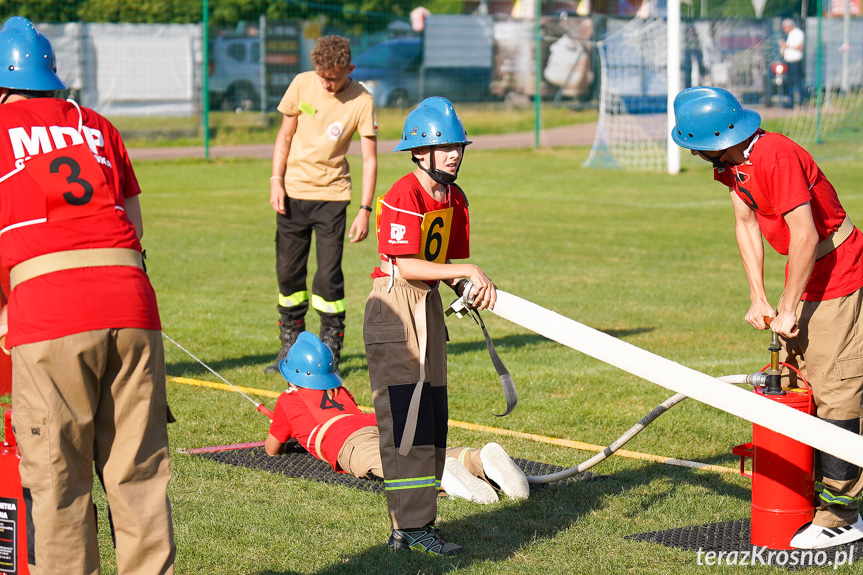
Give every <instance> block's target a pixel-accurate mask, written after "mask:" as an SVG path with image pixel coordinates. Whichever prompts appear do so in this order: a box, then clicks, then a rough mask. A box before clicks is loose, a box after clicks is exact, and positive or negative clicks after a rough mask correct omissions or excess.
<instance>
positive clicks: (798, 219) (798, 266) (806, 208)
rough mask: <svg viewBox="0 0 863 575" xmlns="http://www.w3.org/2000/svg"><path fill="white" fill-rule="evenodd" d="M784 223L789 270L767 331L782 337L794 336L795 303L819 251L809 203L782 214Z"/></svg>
mask: <svg viewBox="0 0 863 575" xmlns="http://www.w3.org/2000/svg"><path fill="white" fill-rule="evenodd" d="M782 217H784V218H785V223H787V224H788V230H789V231H790V233H791V240H790V242H789V245H788V271H787V278H786V280H785V291H784V292H783V294H782V301H781V302H779V308H778V309H777V312H778V313H777V315H776V319H775V320H774V321H773V323H771V324H770V329H772V330H773V331H774V332H776V333H778V334H779V335H782V336H785V337H796V336H797V334H798V333H799V330H798V329H797V327H796V326H797V304H798V303H799V302H800V299H801V298H802V297H803V292H804V291H806V284H808V283H809V278H810V277H811V276H812V269H813V268H814V267H815V252H816V250H817V249H818V230H817V229H816V228H815V220H813V218H812V207H811V206H810V205H809V202H806V203H805V204H801V205H799V206H797V207H796V208H794V209H793V210H791V211H790V212H787V213H785V214H783V216H782Z"/></svg>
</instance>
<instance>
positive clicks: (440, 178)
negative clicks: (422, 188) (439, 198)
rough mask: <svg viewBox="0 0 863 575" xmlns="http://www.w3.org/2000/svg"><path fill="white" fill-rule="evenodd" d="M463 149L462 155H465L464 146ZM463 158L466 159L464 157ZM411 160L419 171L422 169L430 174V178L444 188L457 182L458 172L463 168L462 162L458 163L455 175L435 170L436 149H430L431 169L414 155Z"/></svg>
mask: <svg viewBox="0 0 863 575" xmlns="http://www.w3.org/2000/svg"><path fill="white" fill-rule="evenodd" d="M461 149H462V154H464V146H462V148H461ZM462 158H464V156H462ZM411 160H413V163H414V164H416V165H417V167H418V168H419V169H421V170H422V171H424V172H425V173H426V174H428V177H430V178H431V179H432V180H434V181H435V182H437V183H438V184H441V185H444V186H446V185H449V184H452V183H453V182H455V179H456V178H457V177H458V171H459V169H460V168H461V162H459V163H458V167H457V168H456V169H455V173H454V174H450V173H449V172H445V171H443V170H438V169H437V168H435V163H434V148H430V153H429V164H430V167H428V168H426V167H425V166H423V165H422V164H421V163H420V160H419V158H417V157H416V156H413V155H412V156H411Z"/></svg>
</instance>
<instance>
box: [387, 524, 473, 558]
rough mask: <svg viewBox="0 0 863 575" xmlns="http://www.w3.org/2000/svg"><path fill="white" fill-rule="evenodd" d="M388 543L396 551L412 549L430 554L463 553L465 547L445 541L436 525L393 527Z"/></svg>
mask: <svg viewBox="0 0 863 575" xmlns="http://www.w3.org/2000/svg"><path fill="white" fill-rule="evenodd" d="M387 545H388V546H389V548H390V549H395V550H396V551H406V550H409V549H412V550H414V551H420V552H422V553H428V554H429V555H446V556H452V555H463V554H464V553H466V551H465V550H464V547H462V546H461V545H456V544H455V543H449V542H447V541H444V538H443V537H441V534H440V531H438V530H437V529H435V527H434V525H429V526H427V527H423V528H422V529H404V530H402V529H393V533H392V535H390V539H389V541H387Z"/></svg>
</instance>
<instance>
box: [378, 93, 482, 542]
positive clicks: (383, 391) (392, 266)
mask: <svg viewBox="0 0 863 575" xmlns="http://www.w3.org/2000/svg"><path fill="white" fill-rule="evenodd" d="M468 144H470V141H469V140H468V139H467V133H466V132H465V129H464V125H463V124H462V122H461V119H460V118H459V117H458V115H457V114H456V112H455V109H454V108H453V105H452V103H450V101H449V100H447V99H445V98H438V97H433V98H426V99H425V100H423V101H422V102H420V104H419V105H418V106H417V107H416V109H414V110H413V111H412V112H411V113H410V114H408V117H407V118H406V120H405V125H404V129H403V132H402V138H401V140H400V141H399V143H398V145H397V146H396V147H395V151H407V152H409V153H410V156H411V159H412V161H413V162H414V164H415V165H416V168H415V169H414V170H413V171H411V172H410V173H408V174H407V175H405V176H404V177H402V178H401V179H400V180H398V181H397V182H396V183H395V184H393V186H392V187H391V188H390V190H389V191H388V192H387V193H386V195H384V196H383V197H382V198H379V200H378V209H379V213H380V216H379V219H378V252H379V253H380V258H381V259H380V261H379V262H378V267H376V268H375V269H374V271H373V272H372V278H374V284H373V287H372V291H371V293H370V294H369V297H368V298H367V300H366V310H365V317H364V324H363V338H364V341H365V345H366V356H367V358H368V364H369V379H370V381H371V387H372V394H373V397H374V407H375V413H376V414H377V417H378V428H379V429H380V431H381V458H382V459H383V471H384V479H385V480H386V483H385V484H386V488H387V490H386V495H387V505H388V507H389V514H390V519H391V521H392V526H393V530H392V533H391V535H390V538H389V541H388V545H389V546H390V548H392V549H396V550H403V549H413V550H417V551H421V552H427V553H431V554H438V555H457V554H461V553H464V552H465V551H464V548H463V547H462V546H461V545H457V544H455V543H452V542H448V541H446V540H444V538H443V537H442V535H441V533H440V532H439V531H438V529H437V528H436V527H435V525H434V521H435V519H436V517H437V483H438V482H439V481H440V480H441V477H442V474H443V469H444V465H445V461H446V436H447V420H448V418H449V415H448V414H449V411H448V409H449V408H448V405H447V375H446V325H445V324H444V312H443V304H442V303H441V295H440V291H439V289H438V288H439V287H440V285H441V284H442V283H443V284H446V285H448V286H449V287H450V288H452V289H454V290H455V291H456V292H457V293H458V295H462V292H463V291H464V289H465V286H466V285H467V283H468V280H469V281H470V282H471V283H472V284H473V286H474V290H473V291H472V298H473V299H472V301H473V302H474V304H475V305H476V307H477V308H478V309H485V308H488V307H490V308H493V307H494V303H495V301H496V299H497V290H496V288H495V285H494V283H493V282H492V281H491V279H490V278H489V277H488V276H487V275H486V274H485V272H483V270H482V269H481V268H480V267H479V266H476V265H474V264H469V263H454V262H453V260H463V259H467V258H468V257H469V256H470V245H469V228H470V221H469V217H468V202H467V196H466V195H465V193H464V191H463V190H462V189H461V188H460V187H459V186H458V185H456V184H455V180H456V177H457V176H458V172H459V168H460V167H461V165H462V159H463V157H464V150H465V146H467V145H468Z"/></svg>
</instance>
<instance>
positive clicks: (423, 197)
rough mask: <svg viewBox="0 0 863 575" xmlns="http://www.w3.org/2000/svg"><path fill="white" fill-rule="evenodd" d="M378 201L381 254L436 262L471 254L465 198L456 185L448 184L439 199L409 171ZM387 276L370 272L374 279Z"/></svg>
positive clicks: (379, 246)
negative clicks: (414, 256)
mask: <svg viewBox="0 0 863 575" xmlns="http://www.w3.org/2000/svg"><path fill="white" fill-rule="evenodd" d="M378 202H379V204H378V207H379V210H380V212H379V217H378V230H377V232H378V252H379V253H380V254H381V255H385V256H407V255H417V256H419V257H420V258H422V259H425V260H427V261H437V262H439V263H443V262H445V261H446V260H461V259H467V258H469V257H470V241H469V238H470V218H469V216H468V203H467V197H466V196H465V195H464V192H463V191H462V189H461V188H459V187H458V186H456V185H455V184H450V185H448V186H447V197H446V198H445V199H444V201H442V202H438V201H436V200H435V199H434V198H432V197H431V195H429V194H428V192H426V191H425V190H424V189H423V187H422V185H420V183H419V180H417V177H416V175H415V174H414V173H413V172H411V173H410V174H407V175H406V176H404V177H403V178H401V179H400V180H399V181H397V182H396V183H395V184H393V187H392V188H390V191H389V192H387V193H386V194H385V195H384V196H382V197H381V198H379V199H378ZM444 248H446V249H444ZM386 275H387V274H384V273H383V272H381V270H380V268H375V271H374V272H373V273H372V277H373V278H376V277H384V276H386Z"/></svg>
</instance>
